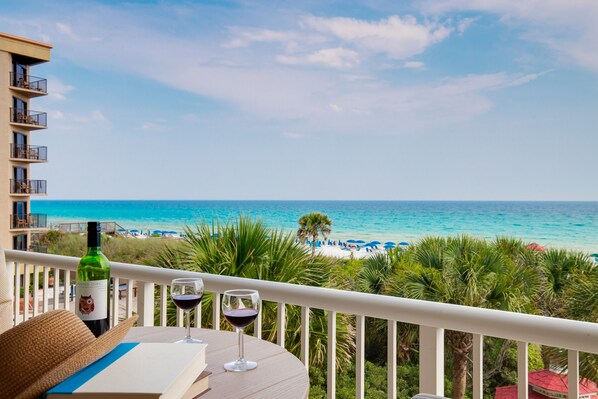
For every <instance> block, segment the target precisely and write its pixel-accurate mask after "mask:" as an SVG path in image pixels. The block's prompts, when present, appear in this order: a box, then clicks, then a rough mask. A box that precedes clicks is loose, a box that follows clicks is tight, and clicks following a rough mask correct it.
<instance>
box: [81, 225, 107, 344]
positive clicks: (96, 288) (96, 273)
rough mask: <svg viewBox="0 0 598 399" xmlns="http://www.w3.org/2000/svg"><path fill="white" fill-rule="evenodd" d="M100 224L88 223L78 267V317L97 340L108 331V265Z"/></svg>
mask: <svg viewBox="0 0 598 399" xmlns="http://www.w3.org/2000/svg"><path fill="white" fill-rule="evenodd" d="M100 230H101V228H100V222H88V224H87V254H86V255H85V256H84V257H82V258H81V260H80V261H79V265H78V266H77V289H76V293H77V295H76V299H75V308H76V312H77V316H79V318H81V320H83V322H84V323H85V324H86V325H87V327H89V329H90V330H91V332H92V333H93V334H94V335H95V336H96V337H99V336H100V335H102V334H103V333H105V332H106V331H108V329H109V328H110V306H109V304H110V262H108V258H106V256H104V254H103V253H102V245H101V235H100Z"/></svg>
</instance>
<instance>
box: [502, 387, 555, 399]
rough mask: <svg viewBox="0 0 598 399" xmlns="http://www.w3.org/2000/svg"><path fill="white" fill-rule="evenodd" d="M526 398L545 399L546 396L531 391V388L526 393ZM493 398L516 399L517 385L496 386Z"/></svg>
mask: <svg viewBox="0 0 598 399" xmlns="http://www.w3.org/2000/svg"><path fill="white" fill-rule="evenodd" d="M527 398H528V399H546V398H547V396H544V395H542V394H540V393H538V392H535V391H532V390H531V389H530V390H529V392H528V395H527ZM494 399H517V385H509V386H507V387H498V388H496V393H495V394H494Z"/></svg>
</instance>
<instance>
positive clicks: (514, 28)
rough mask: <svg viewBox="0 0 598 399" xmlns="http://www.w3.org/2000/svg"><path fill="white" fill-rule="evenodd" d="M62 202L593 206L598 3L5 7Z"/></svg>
mask: <svg viewBox="0 0 598 399" xmlns="http://www.w3.org/2000/svg"><path fill="white" fill-rule="evenodd" d="M0 31H2V32H6V33H9V34H13V35H18V36H23V37H27V38H30V39H34V40H38V41H42V42H47V43H50V44H52V45H53V49H52V60H51V62H50V63H46V64H41V65H38V66H35V67H33V68H32V70H31V71H30V73H31V74H32V75H34V76H40V77H44V78H47V79H48V91H49V94H48V96H45V97H42V98H36V99H33V100H32V101H31V104H30V109H32V110H36V111H43V112H47V113H48V126H49V128H48V129H47V130H44V131H33V132H32V133H31V136H32V137H31V138H30V144H32V145H46V146H48V160H49V162H48V163H47V164H41V165H32V166H31V173H30V176H31V178H32V179H42V180H47V181H48V196H47V199H140V200H143V199H206V200H211V199H237V200H239V199H240V200H268V199H269V200H308V199H323V200H581V201H586V200H591V201H596V200H598V184H597V182H598V173H597V172H598V167H597V166H596V163H597V161H598V1H595V0H569V1H563V0H524V1H493V0H435V1H427V0H423V1H413V2H410V1H400V2H398V1H394V0H393V1H384V0H370V1H310V0H308V1H300V2H293V1H288V2H286V1H263V2H255V1H233V0H231V1H204V2H195V1H82V0H65V1H60V0H51V1H44V2H39V1H34V0H18V1H14V0H3V1H2V2H1V3H0Z"/></svg>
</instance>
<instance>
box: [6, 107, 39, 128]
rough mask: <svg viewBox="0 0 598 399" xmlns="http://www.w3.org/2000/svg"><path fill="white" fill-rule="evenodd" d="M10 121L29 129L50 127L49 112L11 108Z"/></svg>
mask: <svg viewBox="0 0 598 399" xmlns="http://www.w3.org/2000/svg"><path fill="white" fill-rule="evenodd" d="M10 123H11V124H12V125H15V126H18V127H21V128H23V129H27V130H38V129H47V128H48V114H47V113H45V112H38V111H23V110H17V109H14V108H11V109H10Z"/></svg>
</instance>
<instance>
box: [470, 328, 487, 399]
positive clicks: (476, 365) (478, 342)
mask: <svg viewBox="0 0 598 399" xmlns="http://www.w3.org/2000/svg"><path fill="white" fill-rule="evenodd" d="M483 364H484V336H483V335H480V334H473V378H472V380H473V381H472V385H473V399H483V398H484V375H483V374H484V372H483V371H484V366H483Z"/></svg>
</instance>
